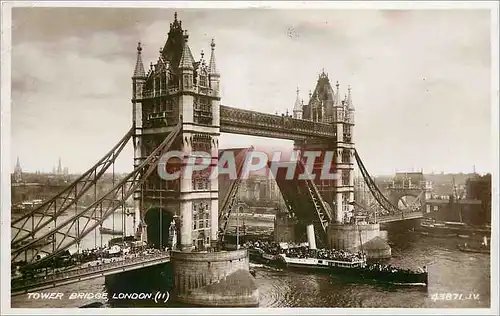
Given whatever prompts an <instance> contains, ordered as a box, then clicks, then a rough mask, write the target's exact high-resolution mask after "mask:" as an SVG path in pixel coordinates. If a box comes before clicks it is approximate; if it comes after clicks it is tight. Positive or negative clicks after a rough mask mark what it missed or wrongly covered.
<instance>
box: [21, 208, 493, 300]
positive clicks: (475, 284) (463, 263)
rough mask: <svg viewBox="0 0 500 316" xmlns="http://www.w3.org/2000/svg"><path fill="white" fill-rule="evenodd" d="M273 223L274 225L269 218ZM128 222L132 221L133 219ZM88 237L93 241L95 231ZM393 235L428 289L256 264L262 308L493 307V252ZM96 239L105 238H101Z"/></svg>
mask: <svg viewBox="0 0 500 316" xmlns="http://www.w3.org/2000/svg"><path fill="white" fill-rule="evenodd" d="M116 217H117V218H116V219H115V221H116V222H115V224H118V225H117V226H118V227H120V226H121V225H120V224H121V223H119V221H120V216H116ZM110 224H111V223H110ZM269 224H271V225H272V223H267V225H269ZM126 226H130V223H128V220H127V225H126ZM128 231H130V230H128ZM88 238H89V240H90V239H92V242H93V241H94V240H95V238H96V236H92V237H88ZM388 238H389V243H390V244H391V247H392V259H391V260H390V264H393V265H397V266H401V267H408V268H417V267H419V266H420V267H422V266H427V267H428V270H429V286H428V288H427V289H425V288H423V287H390V286H383V285H379V284H359V283H349V281H347V280H345V279H343V278H342V277H340V276H329V275H325V274H312V273H305V272H294V271H286V270H276V269H272V268H269V267H265V266H261V265H254V268H255V270H256V272H257V274H256V278H255V280H256V283H257V285H258V287H259V292H260V307H346V308H349V307H361V308H368V307H373V308H380V307H401V308H443V307H444V308H488V307H489V306H490V255H488V254H480V253H463V252H460V251H459V250H458V249H457V244H458V243H460V242H461V240H460V239H458V238H456V239H438V238H429V237H424V236H419V235H415V234H409V233H401V232H399V233H396V232H391V231H389V234H388ZM97 239H98V240H99V241H100V237H97ZM90 243H91V242H90V241H89V244H90ZM105 291H106V290H105V287H104V278H99V279H94V280H89V281H85V282H81V283H76V284H72V285H67V286H61V287H58V288H54V289H51V290H45V291H44V292H45V293H49V292H59V293H64V296H63V298H62V299H57V300H34V299H31V300H29V299H28V297H27V295H22V296H16V297H13V298H12V307H13V308H16V307H23V308H43V307H52V308H70V307H80V306H83V305H86V304H89V303H93V302H96V301H98V300H96V299H91V300H85V299H69V296H70V294H71V293H74V292H91V293H103V292H105ZM447 294H448V295H447ZM454 294H455V295H454ZM459 296H461V298H459ZM101 302H102V303H103V304H104V305H103V307H111V308H113V307H118V306H117V305H116V303H110V302H108V301H106V300H102V301H101ZM119 306H120V307H169V306H178V305H176V304H175V302H172V301H169V302H167V303H166V304H160V303H158V304H156V303H146V302H145V301H134V302H132V303H131V302H127V303H125V302H121V304H120V305H119Z"/></svg>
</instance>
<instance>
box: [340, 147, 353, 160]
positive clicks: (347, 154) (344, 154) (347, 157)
mask: <svg viewBox="0 0 500 316" xmlns="http://www.w3.org/2000/svg"><path fill="white" fill-rule="evenodd" d="M350 158H351V152H350V150H349V149H344V150H343V151H342V162H344V163H350V160H351V159H350Z"/></svg>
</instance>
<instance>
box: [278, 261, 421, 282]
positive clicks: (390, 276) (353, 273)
mask: <svg viewBox="0 0 500 316" xmlns="http://www.w3.org/2000/svg"><path fill="white" fill-rule="evenodd" d="M281 266H282V267H283V268H285V267H286V268H288V269H296V270H303V271H306V270H309V271H315V272H322V273H329V274H335V275H342V276H346V277H349V278H355V279H358V280H365V281H370V280H371V281H377V282H382V283H391V284H405V285H420V286H427V280H428V274H427V273H425V272H424V273H411V274H409V273H401V272H390V271H379V270H369V269H366V268H343V267H329V266H321V265H309V264H300V263H287V264H284V263H282V264H281Z"/></svg>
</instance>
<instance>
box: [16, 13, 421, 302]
mask: <svg viewBox="0 0 500 316" xmlns="http://www.w3.org/2000/svg"><path fill="white" fill-rule="evenodd" d="M215 47H216V45H215V42H214V40H212V41H211V43H210V57H209V60H208V61H206V60H205V55H204V53H203V52H202V53H201V58H200V59H199V60H195V58H194V56H193V54H192V52H191V49H190V47H189V35H188V33H187V31H185V30H183V28H182V23H181V21H179V20H178V19H177V14H175V18H174V21H173V22H172V23H171V24H170V31H169V33H168V39H167V41H166V43H165V45H164V47H162V48H161V49H160V52H159V56H158V60H157V62H156V63H155V64H153V63H151V65H150V67H149V69H148V70H147V71H146V70H145V69H144V66H143V61H142V50H143V47H142V46H141V44H140V43H139V45H138V47H137V61H136V65H135V70H134V73H133V77H132V87H133V94H132V105H133V107H132V108H133V112H132V113H133V124H132V127H131V128H130V130H129V131H128V132H127V133H126V135H125V136H124V137H123V138H122V139H121V140H120V141H119V142H118V144H117V145H116V146H115V147H114V148H113V149H111V151H110V152H109V153H107V154H106V155H105V156H104V157H103V158H102V159H101V160H99V162H98V163H97V164H96V165H94V166H93V167H91V168H90V169H89V170H88V171H87V172H85V173H84V174H83V175H82V176H81V177H80V178H78V179H77V180H75V181H74V182H73V183H72V184H70V185H69V186H68V187H67V188H66V189H65V190H63V191H62V192H61V193H59V194H58V195H57V196H55V197H54V198H52V199H50V200H48V201H46V202H45V203H44V204H43V205H42V206H41V207H39V208H37V209H36V210H34V211H32V212H30V213H28V214H25V215H23V216H21V217H19V218H16V219H13V221H12V225H11V226H12V241H11V248H12V249H11V254H12V262H16V261H19V260H26V261H27V262H28V264H31V265H39V264H41V263H42V262H44V261H46V260H49V259H51V258H56V257H57V256H59V255H60V254H62V253H63V252H64V251H66V250H67V249H70V248H72V247H77V248H79V249H81V248H82V245H81V243H82V240H83V238H84V237H85V236H89V235H91V233H93V232H95V230H96V229H97V228H98V227H102V224H103V222H104V220H105V219H106V218H108V217H109V216H111V215H112V214H113V213H114V212H116V211H118V210H120V209H122V210H123V209H124V208H125V202H126V201H127V199H129V198H133V200H134V203H135V212H136V214H135V218H136V219H137V231H136V235H137V237H138V238H141V239H142V240H143V241H145V242H147V243H148V244H149V245H151V246H154V247H155V248H157V249H161V250H164V249H165V248H166V247H167V246H171V245H172V241H171V238H170V237H171V236H170V235H172V232H173V231H175V235H176V236H177V238H176V239H177V240H176V243H175V244H176V247H175V248H174V249H173V250H172V252H171V255H167V254H165V255H157V256H154V258H153V257H151V258H146V257H145V258H140V259H135V260H132V261H127V260H124V261H123V262H122V263H120V264H118V266H117V264H114V265H113V266H109V267H107V266H106V265H104V266H102V267H100V268H99V269H100V270H99V271H94V272H92V271H90V270H89V271H87V270H85V271H86V272H85V273H86V274H85V275H86V278H87V279H88V278H91V277H92V276H94V275H101V276H102V275H114V277H115V278H119V277H120V273H122V274H124V275H123V278H126V277H128V276H127V275H125V274H126V273H131V272H121V271H128V270H133V271H132V272H134V273H135V274H137V273H144V274H147V273H148V269H152V268H143V267H144V266H147V265H148V264H145V262H149V265H151V262H154V264H158V265H160V264H165V262H167V261H170V262H171V264H172V267H173V275H174V277H173V279H174V288H175V294H176V295H177V298H178V299H179V300H180V301H183V302H187V303H194V304H197V305H218V306H251V305H256V304H258V290H257V289H256V287H255V286H254V285H253V286H248V287H244V286H243V288H241V287H238V288H237V289H234V290H233V291H232V294H228V293H226V292H227V289H228V288H227V287H229V288H230V285H226V286H227V287H226V289H225V290H224V291H226V292H224V293H225V295H218V294H214V291H215V292H217V290H214V288H213V287H214V286H217V284H223V283H224V282H226V283H228V284H234V280H232V279H231V278H234V276H235V275H236V276H238V277H239V278H244V279H245V278H248V279H249V280H251V279H252V278H251V277H249V273H248V270H249V267H248V253H247V251H246V250H234V251H229V250H225V249H222V246H223V245H224V243H223V236H224V232H225V231H226V229H227V228H228V222H229V217H230V215H231V211H232V209H233V208H234V207H236V206H237V195H238V186H239V183H240V180H239V179H229V177H228V176H227V175H220V176H219V177H218V178H213V179H211V178H210V177H209V174H208V172H204V171H198V172H196V173H195V175H194V177H193V178H192V179H187V178H180V179H176V180H169V181H165V180H162V179H161V178H160V176H159V174H158V172H157V169H158V164H159V163H160V160H161V159H160V157H161V156H162V154H164V153H165V152H167V151H172V150H176V151H182V152H184V154H185V155H186V156H189V155H191V154H192V153H193V152H195V151H203V152H209V153H211V156H212V167H213V166H217V162H218V159H219V157H220V156H221V155H222V154H223V153H224V152H227V151H231V152H232V153H233V154H234V156H235V159H236V168H237V172H241V169H242V167H243V164H244V162H245V160H244V159H245V157H247V153H249V152H251V151H252V150H253V148H252V147H250V148H237V149H229V150H221V149H219V136H220V134H221V133H234V134H246V135H257V136H262V137H272V138H280V139H289V140H294V149H295V150H297V151H298V152H299V153H300V154H301V155H300V156H299V157H300V159H298V160H297V162H296V172H297V173H303V172H305V171H306V168H305V166H306V163H305V160H304V159H305V157H304V156H303V155H302V153H304V152H305V151H311V150H314V151H321V152H322V153H323V156H322V157H318V158H317V160H316V163H315V164H314V167H313V172H314V173H321V168H322V166H323V161H324V158H325V157H324V154H325V153H326V152H329V151H330V152H333V153H334V160H333V163H332V165H331V168H330V169H331V171H333V172H334V173H336V174H337V175H338V178H337V179H335V180H323V179H319V178H315V179H314V180H302V179H299V178H298V177H294V178H293V179H291V180H287V179H286V178H285V176H284V175H285V174H286V172H287V169H286V168H278V169H277V171H276V176H275V177H276V181H277V184H278V186H279V189H280V191H281V193H282V195H283V199H284V201H285V204H286V207H287V210H288V213H289V217H292V218H294V219H295V220H289V218H287V219H286V220H285V221H284V222H281V223H280V222H279V220H277V223H276V229H281V228H283V227H284V226H287V229H288V230H290V229H291V230H296V231H299V232H302V233H303V234H306V232H307V236H308V240H309V241H310V242H311V243H315V244H317V245H318V247H330V248H336V249H346V250H351V251H357V250H359V249H360V247H362V244H364V243H367V242H370V241H371V240H373V239H374V238H376V237H378V235H379V224H378V223H368V222H366V221H360V220H358V218H357V217H356V216H355V215H356V203H355V201H354V165H355V164H356V163H357V165H358V166H359V168H360V171H361V173H362V175H363V178H364V180H365V181H366V183H367V186H368V188H369V189H370V192H371V193H372V195H373V196H374V198H375V200H376V201H377V202H378V203H379V204H380V205H381V207H382V208H383V209H384V210H385V213H384V214H385V215H384V216H386V217H385V219H386V221H397V220H403V219H406V217H405V212H404V211H402V210H401V209H399V208H397V207H396V206H394V204H393V203H391V201H389V200H388V199H387V198H385V197H384V196H383V194H382V193H381V192H380V191H379V190H378V188H377V187H376V185H375V183H374V181H373V180H372V178H371V177H370V175H369V174H368V172H367V170H366V168H365V167H364V165H363V163H362V161H361V159H360V157H359V155H358V153H357V152H356V149H355V146H354V135H353V132H354V112H355V110H354V105H353V99H352V95H351V88H350V87H349V88H348V89H347V93H346V94H345V96H344V97H343V98H342V97H341V92H340V85H339V83H338V82H336V83H335V85H334V87H332V85H331V83H330V80H329V77H328V75H327V74H326V73H325V72H324V71H322V72H321V73H320V75H319V78H318V81H317V84H316V87H315V89H314V91H312V92H310V93H309V101H308V102H307V103H306V104H305V103H304V102H303V101H301V100H300V96H299V91H298V90H297V100H296V102H295V106H294V108H293V115H288V114H287V115H272V114H266V113H259V112H255V111H248V110H242V109H238V108H235V107H229V106H224V105H221V98H220V86H221V78H222V77H223V76H221V74H220V73H219V70H218V68H217V63H216V58H215V57H216V52H215ZM128 141H132V142H133V146H134V171H133V172H131V173H130V174H129V175H127V176H126V177H124V178H122V179H120V180H119V181H118V180H117V181H116V182H113V188H112V189H110V190H109V192H106V193H104V194H100V195H98V194H97V190H96V187H97V184H98V182H99V181H100V179H102V177H103V174H105V173H106V172H108V171H109V170H111V169H110V168H111V166H113V165H114V162H115V160H116V158H117V157H118V156H119V155H120V154H121V152H122V149H123V148H124V147H125V145H126V144H127V142H128ZM184 167H185V165H183V164H182V163H181V162H180V161H178V162H176V163H169V168H172V170H181V169H183V168H184ZM89 192H95V194H94V202H93V203H91V204H90V205H88V204H83V203H82V202H81V201H80V200H81V197H82V196H84V194H87V196H88V194H89ZM409 210H411V212H412V214H414V215H415V214H416V212H419V214H420V215H419V216H420V217H421V216H422V212H421V210H416V209H414V208H411V209H409ZM39 214H43V215H45V216H39ZM67 214H70V216H67ZM384 216H379V217H378V219H379V222H384ZM291 226H293V227H291ZM299 235H300V234H299ZM40 240H50V241H51V243H50V245H48V246H46V247H37V244H38V242H39V241H40ZM313 241H314V242H313ZM387 247H388V246H387ZM384 249H385V248H384ZM42 253H43V254H44V255H45V257H43V256H42V258H41V259H40V256H39V254H42ZM379 254H380V252H378V255H379ZM385 255H390V248H389V250H388V251H386V253H385ZM37 257H38V258H39V260H38V261H37V259H36V258H37ZM143 263H144V264H143ZM141 264H142V266H141ZM117 267H118V268H117ZM106 269H107V270H106ZM74 273H76V274H75V275H74V276H72V277H71V280H73V281H71V282H78V280H80V279H82V276H81V275H78V273H79V272H74ZM82 273H83V272H82ZM65 278H66V279H65ZM83 279H85V278H83ZM54 280H56V281H54ZM57 280H59V281H57ZM64 280H66V283H64V282H65V281H64ZM69 280H70V279H68V276H63V275H61V276H54V277H53V279H51V281H50V282H49V281H47V280H45V281H44V280H39V281H32V282H31V283H30V284H26V282H24V283H23V282H22V281H16V282H19V283H15V284H14V283H13V284H14V285H13V286H12V288H13V293H14V292H16V293H23V291H27V290H28V289H34V288H38V289H40V288H44V287H45V288H46V287H50V286H55V285H56V284H57V283H58V282H59V284H63V283H64V284H67V283H68V282H70V281H69ZM75 280H76V281H75ZM13 282H14V281H13ZM37 282H38V283H37ZM243 283H245V284H247V283H248V284H252V282H242V283H240V284H243ZM237 284H238V283H237ZM222 287H224V286H222ZM207 288H210V289H209V290H205V289H207ZM221 291H222V290H221Z"/></svg>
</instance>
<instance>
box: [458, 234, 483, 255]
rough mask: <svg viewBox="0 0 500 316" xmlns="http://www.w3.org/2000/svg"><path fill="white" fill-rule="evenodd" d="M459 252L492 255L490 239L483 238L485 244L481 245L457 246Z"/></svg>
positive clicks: (465, 244)
mask: <svg viewBox="0 0 500 316" xmlns="http://www.w3.org/2000/svg"><path fill="white" fill-rule="evenodd" d="M457 248H458V250H460V251H462V252H474V253H490V252H491V251H490V247H489V246H488V239H487V238H486V236H484V237H483V242H482V243H481V245H479V246H477V245H468V244H467V243H464V244H463V245H457Z"/></svg>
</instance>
